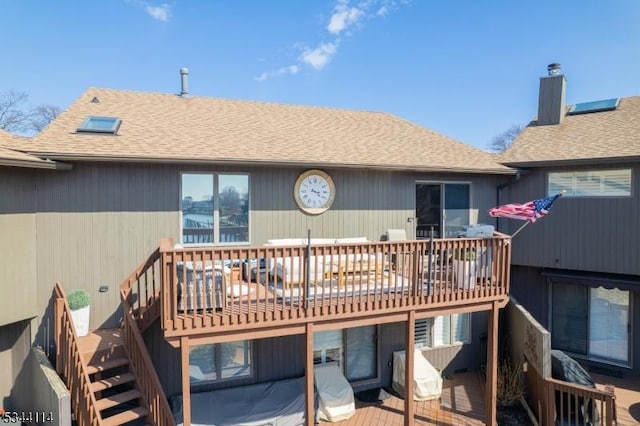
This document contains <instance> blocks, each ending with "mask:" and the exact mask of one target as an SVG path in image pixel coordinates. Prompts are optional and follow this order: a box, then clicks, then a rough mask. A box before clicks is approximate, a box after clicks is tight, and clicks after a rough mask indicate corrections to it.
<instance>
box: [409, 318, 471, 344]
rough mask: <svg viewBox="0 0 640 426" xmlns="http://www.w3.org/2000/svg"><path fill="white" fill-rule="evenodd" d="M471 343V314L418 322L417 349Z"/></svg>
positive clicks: (416, 332)
mask: <svg viewBox="0 0 640 426" xmlns="http://www.w3.org/2000/svg"><path fill="white" fill-rule="evenodd" d="M470 342H471V314H470V313H467V314H454V315H444V316H439V317H434V318H425V319H419V320H416V331H415V345H416V348H437V347H441V346H451V345H456V344H463V343H470Z"/></svg>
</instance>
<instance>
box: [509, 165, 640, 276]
mask: <svg viewBox="0 0 640 426" xmlns="http://www.w3.org/2000/svg"><path fill="white" fill-rule="evenodd" d="M607 167H611V168H632V183H631V197H582V198H570V197H566V198H561V199H559V200H558V201H556V203H555V204H554V206H553V209H552V210H551V212H550V213H549V215H548V216H547V217H545V218H544V219H542V220H540V221H539V222H536V223H535V225H531V226H528V227H527V228H525V229H524V230H523V231H522V232H521V233H520V234H518V236H517V237H516V238H515V239H514V241H513V254H512V264H514V265H527V266H537V267H544V268H556V269H570V270H578V271H594V272H608V273H616V274H631V275H640V244H638V236H639V235H640V164H639V163H635V164H620V165H615V166H607ZM604 168H605V167H604V166H591V167H571V168H569V167H565V168H549V169H545V170H533V171H531V172H530V173H527V174H525V175H523V176H522V178H521V179H520V180H518V181H516V182H514V183H513V184H512V185H510V186H508V187H507V188H505V190H504V191H503V193H502V195H501V197H500V203H501V204H506V203H510V202H526V201H529V200H532V199H536V198H541V197H543V196H546V193H547V186H548V177H547V173H548V171H569V170H581V169H598V170H600V169H604ZM500 222H501V223H500V227H501V231H502V232H505V233H507V234H512V233H513V232H514V231H515V229H516V228H517V227H518V226H520V225H521V224H522V223H521V222H519V221H514V220H508V219H502V220H500Z"/></svg>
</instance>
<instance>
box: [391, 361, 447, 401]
mask: <svg viewBox="0 0 640 426" xmlns="http://www.w3.org/2000/svg"><path fill="white" fill-rule="evenodd" d="M413 358H414V363H413V365H414V367H413V388H414V391H413V399H414V400H416V401H427V400H430V399H437V398H440V395H442V377H441V376H440V373H439V372H438V370H436V369H435V368H434V367H433V365H431V363H430V362H429V361H428V360H427V359H426V358H425V357H424V355H422V352H421V351H420V350H419V349H416V350H415V353H414V355H413ZM405 364H406V361H405V352H404V351H398V352H394V353H393V381H392V384H391V385H392V387H393V390H395V391H396V392H397V393H398V394H399V395H400V396H402V397H403V398H404V397H405V395H406V392H405V387H406V386H405V383H404V376H405V368H406V365H405Z"/></svg>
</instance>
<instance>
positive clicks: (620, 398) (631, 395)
mask: <svg viewBox="0 0 640 426" xmlns="http://www.w3.org/2000/svg"><path fill="white" fill-rule="evenodd" d="M590 374H591V377H593V380H595V382H596V384H597V387H598V389H604V386H605V385H613V386H615V393H616V412H617V416H618V424H619V425H621V426H622V425H624V426H626V425H637V424H640V377H638V376H628V377H625V378H617V377H610V376H605V375H603V374H596V373H590Z"/></svg>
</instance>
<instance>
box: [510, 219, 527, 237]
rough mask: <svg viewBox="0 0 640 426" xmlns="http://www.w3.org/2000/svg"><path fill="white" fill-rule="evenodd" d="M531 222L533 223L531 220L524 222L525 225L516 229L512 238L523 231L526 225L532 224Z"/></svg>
mask: <svg viewBox="0 0 640 426" xmlns="http://www.w3.org/2000/svg"><path fill="white" fill-rule="evenodd" d="M530 223H531V222H529V221H527V222H525V224H524V225H522V226H521V227H520V228H518V229H517V230H516V232H514V233H513V234H511V238H513V237H515V236H516V235H518V233H519V232H520V231H522V230H523V229H524V228H525V226H527V225H528V224H530Z"/></svg>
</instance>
